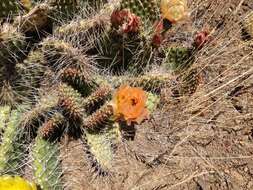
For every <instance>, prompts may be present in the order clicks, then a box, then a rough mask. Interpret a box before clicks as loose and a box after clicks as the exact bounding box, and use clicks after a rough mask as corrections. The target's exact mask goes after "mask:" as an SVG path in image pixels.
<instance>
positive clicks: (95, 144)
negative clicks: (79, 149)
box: [83, 127, 119, 176]
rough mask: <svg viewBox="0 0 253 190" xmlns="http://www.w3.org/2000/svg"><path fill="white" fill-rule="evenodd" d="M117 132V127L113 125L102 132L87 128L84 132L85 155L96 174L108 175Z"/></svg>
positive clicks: (113, 154)
mask: <svg viewBox="0 0 253 190" xmlns="http://www.w3.org/2000/svg"><path fill="white" fill-rule="evenodd" d="M118 134H119V132H118V128H115V127H114V128H110V127H109V128H107V129H105V130H103V131H102V132H96V131H89V130H88V131H86V132H85V133H84V136H83V143H84V148H85V152H86V157H87V159H88V160H89V161H90V162H91V167H93V168H94V171H95V172H96V173H97V174H98V175H102V176H103V175H108V174H109V173H110V171H111V170H112V167H113V159H114V156H115V153H114V151H115V150H114V149H115V143H116V142H117V141H118V138H119V137H118Z"/></svg>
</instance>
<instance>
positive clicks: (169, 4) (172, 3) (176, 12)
mask: <svg viewBox="0 0 253 190" xmlns="http://www.w3.org/2000/svg"><path fill="white" fill-rule="evenodd" d="M161 12H162V16H163V18H165V19H168V20H169V21H170V22H172V23H177V22H178V21H181V20H183V19H184V18H186V16H187V14H188V10H187V1H186V0H161Z"/></svg>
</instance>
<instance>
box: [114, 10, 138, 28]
mask: <svg viewBox="0 0 253 190" xmlns="http://www.w3.org/2000/svg"><path fill="white" fill-rule="evenodd" d="M111 23H112V25H113V26H114V27H115V28H117V29H119V30H120V31H121V32H123V33H130V32H138V31H139V29H140V25H141V21H140V17H138V16H136V15H135V14H133V13H131V12H130V10H128V9H123V10H116V11H114V12H113V13H112V15H111Z"/></svg>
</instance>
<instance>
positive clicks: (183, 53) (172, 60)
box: [164, 47, 193, 72]
mask: <svg viewBox="0 0 253 190" xmlns="http://www.w3.org/2000/svg"><path fill="white" fill-rule="evenodd" d="M165 51H166V52H165V53H166V57H167V59H166V60H165V62H164V67H165V68H166V69H168V70H171V71H175V72H176V71H180V70H182V69H184V68H185V67H187V66H188V65H190V64H191V63H192V61H193V57H192V56H191V50H190V49H188V48H184V47H172V48H169V49H167V50H165Z"/></svg>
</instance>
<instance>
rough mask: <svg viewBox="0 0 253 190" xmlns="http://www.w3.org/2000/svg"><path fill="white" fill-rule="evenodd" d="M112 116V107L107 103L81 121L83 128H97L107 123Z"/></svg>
mask: <svg viewBox="0 0 253 190" xmlns="http://www.w3.org/2000/svg"><path fill="white" fill-rule="evenodd" d="M112 116H113V107H112V105H110V104H109V103H107V104H105V105H104V106H102V107H101V108H100V109H98V110H97V111H96V112H94V113H93V114H91V115H90V116H88V117H87V118H86V119H85V120H84V121H83V125H82V127H83V129H97V128H99V127H101V126H102V125H104V124H105V123H107V122H108V121H109V120H110V118H111V117H112Z"/></svg>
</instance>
